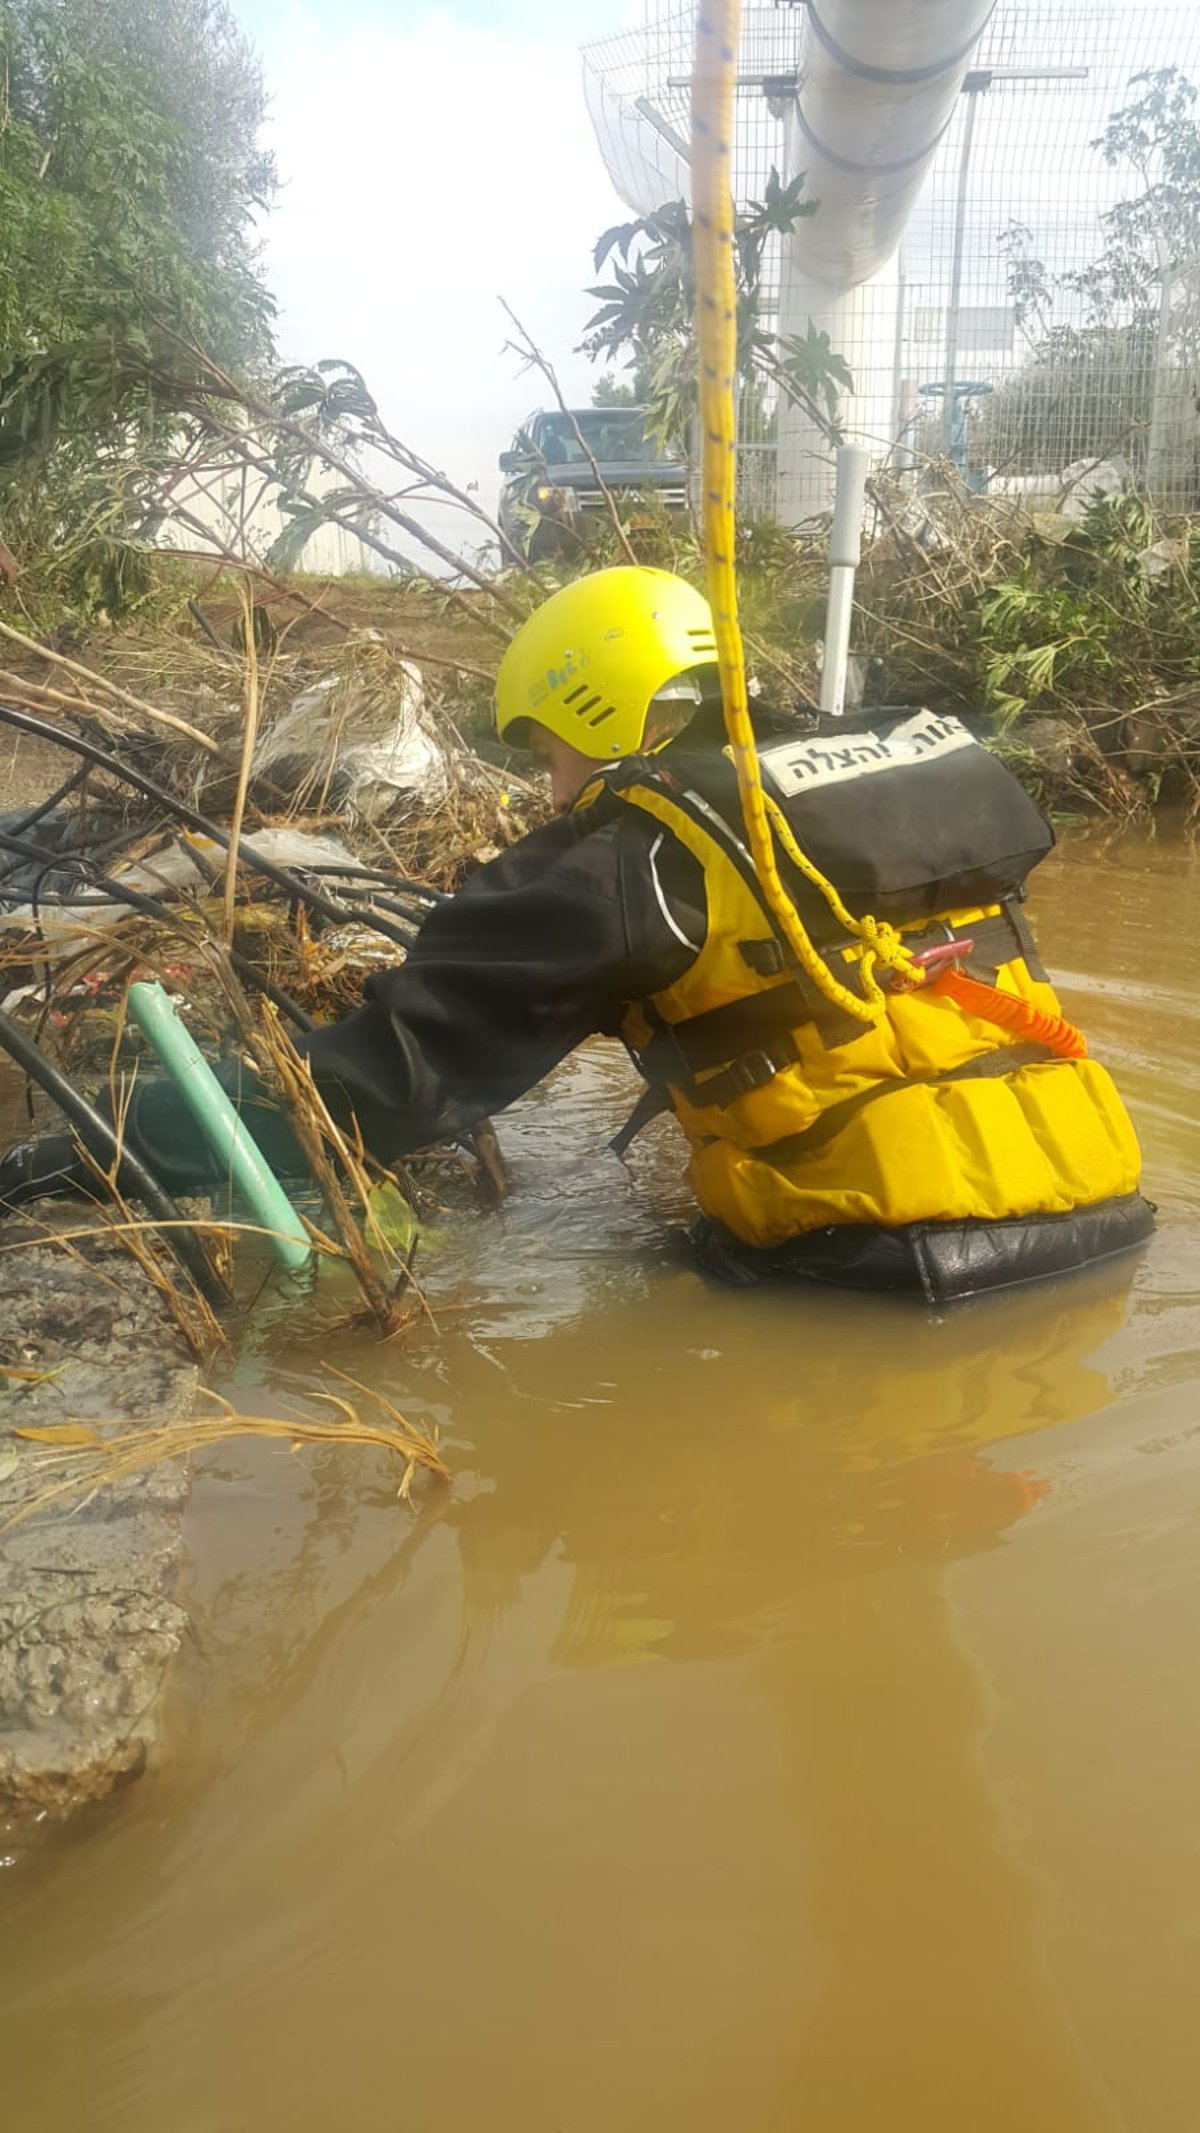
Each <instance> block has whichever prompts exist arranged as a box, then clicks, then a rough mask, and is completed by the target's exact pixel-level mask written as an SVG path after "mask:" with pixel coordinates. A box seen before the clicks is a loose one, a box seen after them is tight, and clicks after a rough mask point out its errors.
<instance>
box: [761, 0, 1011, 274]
mask: <svg viewBox="0 0 1200 2133" xmlns="http://www.w3.org/2000/svg"><path fill="white" fill-rule="evenodd" d="M994 6H995V0H809V5H808V10H807V16H806V30H805V37H804V43H803V46H802V49H801V53H800V63H799V76H800V86H799V89H798V91H797V95H796V105H795V113H794V120H793V126H792V129H791V131H792V159H791V162H792V169H793V170H803V171H804V172H805V173H806V184H805V191H806V192H807V194H808V196H809V198H810V199H815V200H819V201H820V203H821V204H820V207H819V208H818V210H817V213H816V214H815V215H812V216H809V217H807V218H805V219H804V220H803V221H801V222H799V223H798V224H797V226H796V229H795V232H794V235H793V238H792V244H793V246H794V251H795V261H796V266H797V268H798V270H799V272H800V273H801V274H802V275H803V276H804V277H805V278H806V279H808V280H811V281H814V282H819V283H823V284H824V285H825V286H826V288H827V289H828V290H829V291H830V293H831V294H832V293H834V292H841V291H843V290H845V289H850V288H853V287H855V286H856V285H857V284H858V283H859V282H862V281H867V280H868V279H869V278H870V276H871V275H872V274H875V273H877V272H878V270H879V268H880V267H881V266H883V264H884V263H885V261H886V260H888V259H890V257H891V255H892V253H893V252H894V251H895V249H896V246H897V245H898V244H899V242H900V238H901V235H902V233H903V230H904V225H905V222H906V221H907V219H908V216H909V213H910V211H911V209H912V206H913V203H914V201H915V199H916V197H917V194H918V192H919V191H920V188H921V185H922V182H923V180H924V178H925V174H926V172H927V170H928V169H929V165H930V163H931V162H932V160H933V157H934V154H935V152H936V150H937V147H938V144H939V142H940V141H941V138H942V135H943V133H944V132H945V130H946V127H947V126H948V125H949V123H950V121H951V119H952V117H953V115H954V108H955V104H956V102H957V99H958V94H959V91H960V89H961V88H962V85H963V80H964V78H965V76H966V72H967V68H968V66H969V64H970V59H971V54H972V52H973V51H974V48H975V45H976V44H977V42H978V40H979V37H980V35H981V33H982V31H983V29H984V28H985V26H986V24H987V21H988V18H989V16H990V15H991V13H992V10H993V7H994Z"/></svg>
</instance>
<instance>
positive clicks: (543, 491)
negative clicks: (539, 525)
mask: <svg viewBox="0 0 1200 2133" xmlns="http://www.w3.org/2000/svg"><path fill="white" fill-rule="evenodd" d="M561 495H562V490H561V489H555V488H552V487H551V484H550V483H549V482H548V481H540V482H539V483H538V485H537V488H536V489H535V490H534V492H533V500H534V502H535V503H536V504H553V503H555V502H557V501H558V499H559V498H560V497H561Z"/></svg>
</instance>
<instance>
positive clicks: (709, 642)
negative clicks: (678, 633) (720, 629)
mask: <svg viewBox="0 0 1200 2133" xmlns="http://www.w3.org/2000/svg"><path fill="white" fill-rule="evenodd" d="M688 636H689V637H690V638H691V640H692V643H693V644H694V645H695V647H696V650H697V651H698V652H715V651H716V649H717V640H716V638H715V637H714V636H713V633H712V631H711V630H689V631H688Z"/></svg>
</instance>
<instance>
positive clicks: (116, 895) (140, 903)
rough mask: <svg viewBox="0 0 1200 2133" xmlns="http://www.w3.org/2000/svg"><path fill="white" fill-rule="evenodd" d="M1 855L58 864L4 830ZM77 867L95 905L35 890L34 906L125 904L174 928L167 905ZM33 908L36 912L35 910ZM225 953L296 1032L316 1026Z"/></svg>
mask: <svg viewBox="0 0 1200 2133" xmlns="http://www.w3.org/2000/svg"><path fill="white" fill-rule="evenodd" d="M0 851H6V852H13V853H15V854H16V855H17V857H18V858H20V859H23V860H25V861H26V862H31V863H33V864H34V865H37V864H45V871H46V872H47V873H50V872H52V871H53V868H54V867H55V866H57V865H58V864H59V861H58V859H57V857H53V856H51V855H48V854H47V853H46V852H45V851H43V850H42V849H41V847H40V846H38V845H36V844H29V843H27V842H26V841H25V839H24V838H22V837H10V836H9V835H8V833H7V831H4V830H0ZM47 861H48V863H47ZM76 864H77V865H78V866H79V867H80V868H81V870H84V871H86V872H87V873H88V874H90V876H91V879H92V883H93V885H94V886H95V887H97V888H98V889H100V890H101V891H102V892H103V893H102V895H101V897H100V898H99V899H98V901H97V903H96V904H93V905H91V906H89V905H88V904H87V903H86V902H85V901H84V900H83V899H82V898H80V899H76V898H74V897H68V896H61V895H59V894H58V893H57V892H56V893H54V894H52V895H49V896H44V895H40V894H39V891H38V889H37V887H36V886H35V889H34V891H33V899H36V902H38V903H40V904H42V905H43V906H44V907H46V908H54V907H56V906H62V905H65V906H66V907H67V908H68V909H70V908H71V907H72V906H74V907H75V908H76V909H78V908H80V907H82V908H83V909H84V910H87V909H89V908H91V909H97V908H99V906H100V905H101V904H104V903H109V904H114V903H118V904H128V906H129V908H130V910H131V911H138V912H140V913H141V915H142V917H143V918H153V919H157V920H158V921H159V923H160V925H166V926H172V927H174V926H175V925H176V917H175V913H174V912H173V911H172V910H171V909H170V907H169V905H167V904H164V903H163V902H162V901H161V900H160V899H159V898H158V897H157V896H146V895H144V894H143V892H142V890H141V889H133V888H130V887H129V886H128V885H127V884H126V883H125V882H123V881H114V880H113V878H112V876H111V875H109V874H104V873H102V872H101V871H100V869H99V868H98V867H93V866H91V864H90V862H89V861H87V860H79V859H78V858H77V859H76ZM32 901H33V900H32V899H31V902H32ZM34 907H35V908H36V906H34ZM225 952H226V954H227V955H228V957H229V961H230V964H231V966H232V968H233V969H234V970H236V972H237V974H238V976H239V978H244V979H245V981H246V983H247V985H250V986H252V987H253V988H254V990H255V991H256V992H261V993H262V994H263V995H264V996H265V998H266V999H268V1000H270V1001H272V1002H273V1004H274V1005H275V1006H276V1007H277V1008H278V1009H279V1012H280V1014H283V1015H286V1016H287V1017H288V1019H289V1021H291V1022H293V1023H294V1024H295V1025H296V1028H297V1029H315V1028H316V1026H317V1025H316V1023H315V1022H314V1021H313V1018H312V1016H311V1015H310V1014H308V1013H307V1011H306V1010H305V1009H304V1008H303V1007H301V1005H300V1003H299V1001H298V1000H293V998H292V996H291V994H290V992H285V991H284V989H283V987H282V985H276V984H275V982H274V980H273V979H272V978H268V977H267V976H266V975H265V973H264V972H263V971H261V970H259V969H258V967H257V965H256V964H254V963H251V962H250V961H249V960H248V958H247V957H246V956H244V955H240V954H239V953H238V950H237V949H236V948H228V949H227V950H226V951H225Z"/></svg>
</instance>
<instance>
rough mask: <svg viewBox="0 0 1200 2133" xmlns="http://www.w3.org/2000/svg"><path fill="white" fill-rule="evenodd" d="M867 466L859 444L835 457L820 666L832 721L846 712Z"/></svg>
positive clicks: (844, 448) (826, 708) (843, 448)
mask: <svg viewBox="0 0 1200 2133" xmlns="http://www.w3.org/2000/svg"><path fill="white" fill-rule="evenodd" d="M869 464H870V455H869V453H867V452H864V451H863V449H862V447H861V446H860V445H856V444H844V445H842V446H841V448H840V450H839V452H838V455H837V494H836V496H835V499H834V505H833V525H832V527H831V528H830V533H829V603H828V606H827V608H826V611H825V652H824V657H823V659H822V662H821V709H822V711H824V712H826V713H827V715H828V716H829V717H830V718H841V716H842V713H843V712H844V710H845V708H846V670H847V667H848V665H849V660H850V618H851V616H852V614H853V612H854V573H855V571H856V570H857V569H858V565H859V558H860V557H861V555H862V522H863V499H864V494H865V490H866V481H867V468H868V466H869Z"/></svg>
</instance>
